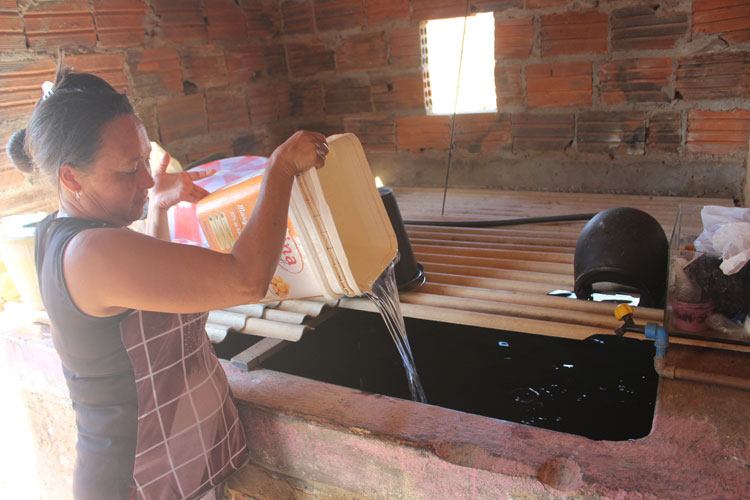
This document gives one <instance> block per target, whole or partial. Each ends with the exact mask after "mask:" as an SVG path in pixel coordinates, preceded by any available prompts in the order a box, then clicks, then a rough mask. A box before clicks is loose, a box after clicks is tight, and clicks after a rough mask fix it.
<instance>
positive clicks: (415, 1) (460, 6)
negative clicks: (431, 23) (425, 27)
mask: <svg viewBox="0 0 750 500" xmlns="http://www.w3.org/2000/svg"><path fill="white" fill-rule="evenodd" d="M411 8H412V21H427V20H429V19H446V18H451V17H464V16H465V15H466V0H412V2H411Z"/></svg>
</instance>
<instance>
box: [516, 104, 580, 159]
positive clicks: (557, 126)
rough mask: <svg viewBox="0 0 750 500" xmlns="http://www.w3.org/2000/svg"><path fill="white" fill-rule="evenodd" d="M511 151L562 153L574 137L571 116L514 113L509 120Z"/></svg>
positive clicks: (573, 122)
mask: <svg viewBox="0 0 750 500" xmlns="http://www.w3.org/2000/svg"><path fill="white" fill-rule="evenodd" d="M510 124H511V126H510V133H511V140H512V141H513V151H514V152H515V151H563V150H564V149H565V148H567V147H568V146H570V144H572V142H573V138H574V136H575V127H576V125H575V116H574V115H573V114H541V115H539V114H530V113H514V114H513V115H511V118H510Z"/></svg>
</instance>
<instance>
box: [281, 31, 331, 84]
mask: <svg viewBox="0 0 750 500" xmlns="http://www.w3.org/2000/svg"><path fill="white" fill-rule="evenodd" d="M287 54H288V59H289V70H290V72H291V74H292V76H295V77H301V76H312V75H317V74H318V73H321V72H323V71H333V70H334V69H336V63H335V61H334V55H333V51H332V50H330V49H329V48H328V47H326V46H325V45H324V44H323V42H321V41H318V40H310V41H307V42H298V43H289V44H288V45H287Z"/></svg>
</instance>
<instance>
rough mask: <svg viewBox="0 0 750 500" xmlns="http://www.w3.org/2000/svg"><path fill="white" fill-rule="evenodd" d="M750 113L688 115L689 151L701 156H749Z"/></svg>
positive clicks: (729, 112) (693, 111)
mask: <svg viewBox="0 0 750 500" xmlns="http://www.w3.org/2000/svg"><path fill="white" fill-rule="evenodd" d="M748 140H750V110H746V109H735V110H732V111H702V110H692V111H689V112H688V131H687V144H686V145H687V150H688V152H690V153H699V154H715V155H729V154H738V153H739V154H743V155H744V154H747V145H748Z"/></svg>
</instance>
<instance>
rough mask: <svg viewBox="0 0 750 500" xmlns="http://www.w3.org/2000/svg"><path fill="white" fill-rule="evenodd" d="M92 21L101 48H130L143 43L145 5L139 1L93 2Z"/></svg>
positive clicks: (101, 0) (99, 0)
mask: <svg viewBox="0 0 750 500" xmlns="http://www.w3.org/2000/svg"><path fill="white" fill-rule="evenodd" d="M92 5H93V6H94V21H95V24H96V34H97V36H98V37H99V44H100V45H101V46H102V47H132V46H134V45H140V44H142V43H143V41H144V39H145V36H146V33H145V32H146V30H145V27H144V24H143V23H144V21H145V17H146V4H144V3H143V2H141V1H140V0H94V2H93V4H92Z"/></svg>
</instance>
